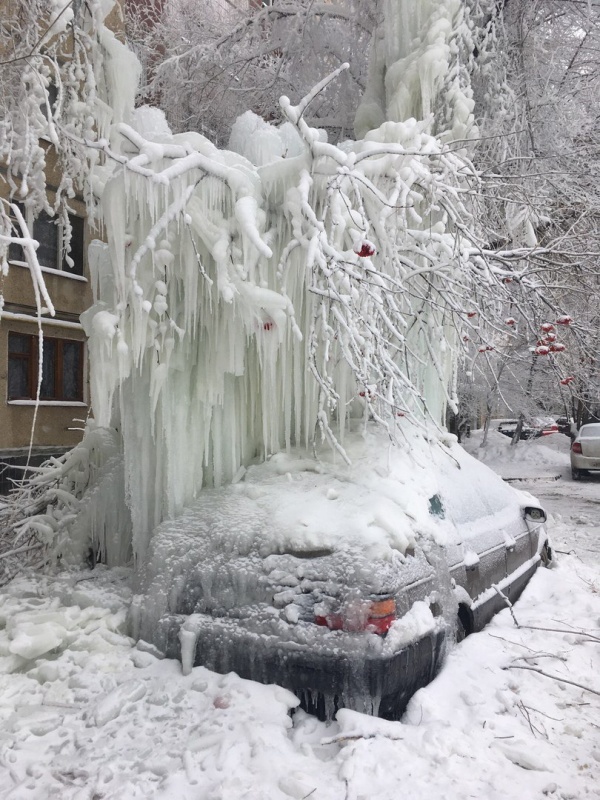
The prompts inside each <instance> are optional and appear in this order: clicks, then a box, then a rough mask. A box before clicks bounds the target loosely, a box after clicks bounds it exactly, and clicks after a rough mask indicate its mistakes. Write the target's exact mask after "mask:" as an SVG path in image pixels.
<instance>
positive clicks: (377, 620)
mask: <svg viewBox="0 0 600 800" xmlns="http://www.w3.org/2000/svg"><path fill="white" fill-rule="evenodd" d="M395 619H396V601H395V600H394V598H393V597H391V598H389V599H388V600H377V601H375V602H373V603H371V605H370V606H369V616H368V619H367V626H368V627H370V628H374V629H375V633H378V634H379V635H380V636H381V635H383V634H384V633H387V632H388V631H389V629H390V627H391V625H392V622H393V621H394V620H395Z"/></svg>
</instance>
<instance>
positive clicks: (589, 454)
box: [571, 422, 600, 481]
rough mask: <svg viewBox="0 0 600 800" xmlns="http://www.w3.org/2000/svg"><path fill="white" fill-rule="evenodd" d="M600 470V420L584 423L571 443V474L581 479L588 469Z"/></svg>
mask: <svg viewBox="0 0 600 800" xmlns="http://www.w3.org/2000/svg"><path fill="white" fill-rule="evenodd" d="M598 470H600V422H590V423H589V424H588V425H582V426H581V428H580V429H579V432H578V434H577V436H576V437H575V439H574V441H573V442H572V444H571V475H572V476H573V480H574V481H578V480H580V478H581V477H582V476H583V475H587V473H588V471H592V472H593V471H598Z"/></svg>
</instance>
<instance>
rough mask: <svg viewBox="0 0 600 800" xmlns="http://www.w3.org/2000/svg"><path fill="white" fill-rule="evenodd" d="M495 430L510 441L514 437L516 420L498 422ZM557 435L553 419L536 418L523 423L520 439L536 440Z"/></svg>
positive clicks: (556, 427) (517, 422)
mask: <svg viewBox="0 0 600 800" xmlns="http://www.w3.org/2000/svg"><path fill="white" fill-rule="evenodd" d="M498 423H499V424H498V426H497V430H498V432H499V433H502V434H504V436H509V437H510V438H511V439H512V437H513V436H514V435H515V431H516V429H517V425H518V424H519V421H518V420H516V419H503V420H498ZM552 433H558V425H557V424H556V422H555V421H554V420H553V419H545V418H542V417H536V418H534V419H532V420H530V421H529V422H523V425H522V427H521V435H520V436H519V438H520V439H538V438H539V437H540V436H549V435H550V434H552Z"/></svg>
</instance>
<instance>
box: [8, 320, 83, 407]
mask: <svg viewBox="0 0 600 800" xmlns="http://www.w3.org/2000/svg"><path fill="white" fill-rule="evenodd" d="M11 337H20V338H21V339H26V340H27V341H28V345H29V347H28V351H27V352H21V351H17V350H11ZM47 341H52V342H53V343H54V347H55V351H54V353H55V357H54V370H53V372H54V376H53V377H54V393H53V394H52V395H51V396H48V395H42V394H40V401H42V402H44V401H50V402H64V403H72V402H76V403H83V402H84V400H83V393H84V384H83V365H84V356H85V342H83V341H81V340H80V339H64V338H59V337H55V336H44V342H47ZM65 344H76V345H78V348H79V366H78V368H77V374H76V375H75V376H74V377H75V383H76V396H75V397H64V395H63V388H64V354H63V351H64V345H65ZM15 360H19V361H25V362H26V363H27V384H28V386H27V388H28V393H27V394H26V395H25V396H19V397H16V396H11V395H10V394H9V391H10V390H9V387H10V369H11V363H12V362H14V361H15ZM38 370H39V337H38V335H37V334H29V333H21V332H20V331H9V332H8V373H9V376H8V380H7V390H6V394H7V401H8V402H11V401H15V400H35V399H36V395H37V383H38Z"/></svg>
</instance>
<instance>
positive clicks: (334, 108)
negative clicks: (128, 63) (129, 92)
mask: <svg viewBox="0 0 600 800" xmlns="http://www.w3.org/2000/svg"><path fill="white" fill-rule="evenodd" d="M379 16H380V10H379V9H378V6H377V3H372V2H364V0H360V1H359V2H355V1H354V2H351V1H350V0H328V2H325V3H324V2H317V3H315V2H311V1H309V0H277V2H276V3H272V2H266V3H261V2H254V1H253V0H251V1H250V2H248V0H233V1H232V2H230V1H228V2H222V0H206V1H205V2H201V3H189V2H186V1H185V0H166V2H165V0H146V2H144V3H131V4H130V5H129V7H128V8H127V34H128V41H129V42H130V43H131V45H132V47H133V48H134V49H135V51H136V53H138V54H139V55H140V58H141V61H142V63H143V65H144V77H143V81H142V85H141V90H140V91H141V97H142V99H143V101H144V102H151V103H153V104H157V105H160V107H161V108H162V109H163V110H164V111H165V113H166V116H167V119H168V121H169V125H170V126H171V128H172V129H173V131H175V132H182V131H186V130H196V131H200V132H202V133H205V134H206V135H208V136H210V138H211V139H212V140H213V141H214V142H215V143H216V144H218V145H219V146H221V147H223V146H226V144H227V140H228V137H229V131H230V129H231V126H232V124H233V122H234V121H235V119H236V117H237V116H239V115H240V114H242V113H244V112H245V111H246V110H247V109H251V110H252V111H253V112H254V113H256V114H259V115H260V116H262V117H263V118H264V119H266V120H269V121H276V120H279V121H282V120H281V111H280V109H279V102H278V101H279V97H280V96H281V95H282V94H285V95H287V96H289V97H290V98H291V99H292V101H293V102H298V101H299V100H300V99H301V98H302V97H303V96H304V95H305V94H306V93H307V92H308V91H310V89H311V88H312V86H314V85H315V84H316V83H317V82H318V81H320V80H321V79H322V77H323V75H324V74H327V73H328V72H331V71H332V70H333V69H336V68H337V67H339V66H340V64H342V63H344V62H346V61H348V62H351V63H350V69H349V70H348V71H347V72H345V73H344V75H342V76H341V77H340V79H339V80H338V81H336V82H335V83H333V84H330V85H329V87H328V88H327V90H326V91H325V92H323V93H322V95H321V96H319V97H318V98H317V99H316V100H315V102H314V103H313V105H312V106H311V109H310V117H311V119H312V124H315V125H319V127H323V128H327V129H328V131H329V133H330V137H331V138H334V139H335V140H337V139H339V138H343V137H345V136H348V135H349V134H350V133H351V131H352V120H353V112H354V109H355V108H356V106H357V103H358V101H359V98H360V95H361V93H362V91H363V89H364V86H365V82H366V73H367V54H368V50H369V42H370V39H371V35H372V32H373V29H374V27H375V23H376V20H377V18H378V17H379Z"/></svg>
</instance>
